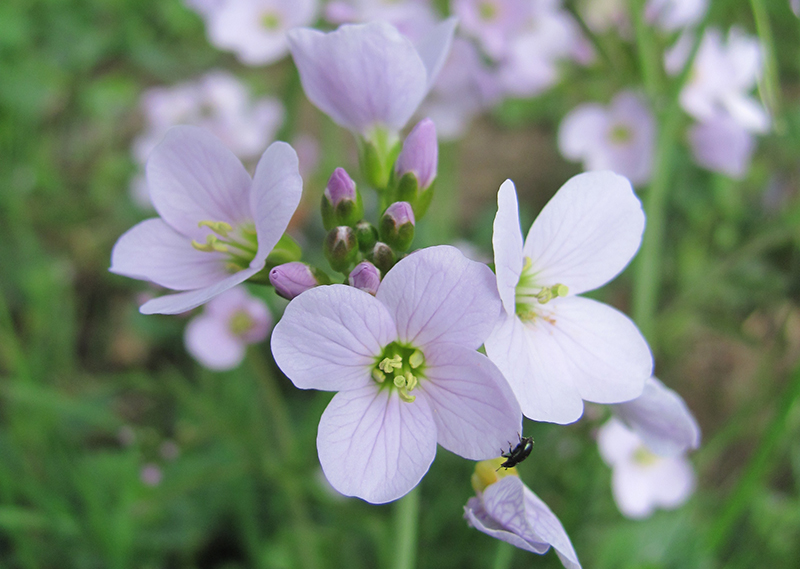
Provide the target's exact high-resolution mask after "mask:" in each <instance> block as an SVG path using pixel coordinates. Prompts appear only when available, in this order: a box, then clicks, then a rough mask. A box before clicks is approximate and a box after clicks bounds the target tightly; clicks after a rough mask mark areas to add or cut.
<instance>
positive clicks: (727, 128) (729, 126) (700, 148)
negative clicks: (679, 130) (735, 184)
mask: <svg viewBox="0 0 800 569" xmlns="http://www.w3.org/2000/svg"><path fill="white" fill-rule="evenodd" d="M688 135H689V146H690V147H691V149H692V156H693V157H694V160H695V162H697V163H698V164H699V165H700V166H702V167H703V168H706V169H708V170H711V171H713V172H719V173H720V174H725V175H726V176H730V177H731V178H733V179H735V180H740V179H742V178H744V176H745V174H747V171H748V170H749V169H750V159H751V158H752V156H753V151H754V150H755V146H756V141H755V137H754V136H753V135H752V134H751V133H750V132H748V131H747V130H746V129H745V128H743V127H742V126H741V125H740V124H739V123H738V122H737V121H736V120H734V119H733V118H732V117H731V116H730V115H728V114H727V113H719V114H718V115H716V116H714V117H712V118H710V119H708V120H705V121H703V122H699V123H695V124H694V125H692V126H691V127H690V128H689V133H688Z"/></svg>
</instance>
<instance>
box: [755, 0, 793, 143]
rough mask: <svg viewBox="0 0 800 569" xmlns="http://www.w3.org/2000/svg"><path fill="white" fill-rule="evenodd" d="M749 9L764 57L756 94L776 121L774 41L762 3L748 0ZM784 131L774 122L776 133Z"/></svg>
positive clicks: (776, 79)
mask: <svg viewBox="0 0 800 569" xmlns="http://www.w3.org/2000/svg"><path fill="white" fill-rule="evenodd" d="M750 7H751V8H752V10H753V19H754V20H755V23H756V32H757V33H758V39H759V42H760V43H761V51H762V54H763V56H764V71H763V73H762V75H761V78H760V80H759V82H758V93H759V95H761V99H762V100H763V101H764V103H765V104H766V105H767V108H768V109H769V112H770V114H771V115H772V117H773V119H777V117H778V116H779V115H780V82H779V80H778V63H777V60H776V58H775V41H774V39H773V36H772V26H771V25H770V23H769V15H768V14H767V8H766V6H764V2H763V1H761V0H750ZM784 129H785V125H784V124H783V123H782V122H781V121H776V122H775V130H776V132H778V133H779V134H782V133H783V130H784Z"/></svg>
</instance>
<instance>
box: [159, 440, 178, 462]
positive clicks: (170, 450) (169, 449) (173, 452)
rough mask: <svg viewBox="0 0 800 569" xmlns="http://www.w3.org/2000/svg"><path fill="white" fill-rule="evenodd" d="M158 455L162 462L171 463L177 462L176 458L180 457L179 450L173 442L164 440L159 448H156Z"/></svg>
mask: <svg viewBox="0 0 800 569" xmlns="http://www.w3.org/2000/svg"><path fill="white" fill-rule="evenodd" d="M158 454H160V455H161V458H163V459H164V460H168V461H170V462H172V461H174V460H177V458H178V457H179V456H180V454H181V448H180V447H179V446H178V443H176V442H175V441H171V440H166V441H164V442H163V443H161V446H159V447H158Z"/></svg>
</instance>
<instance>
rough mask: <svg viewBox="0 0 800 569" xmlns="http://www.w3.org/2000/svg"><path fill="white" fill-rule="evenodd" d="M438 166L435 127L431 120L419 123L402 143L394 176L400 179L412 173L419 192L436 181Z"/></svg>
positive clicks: (423, 120)
mask: <svg viewBox="0 0 800 569" xmlns="http://www.w3.org/2000/svg"><path fill="white" fill-rule="evenodd" d="M438 164H439V144H438V143H437V142H436V125H435V124H434V123H433V121H432V120H431V119H422V120H421V121H419V122H418V123H417V124H416V125H415V126H414V128H413V129H411V132H410V133H408V136H407V137H406V139H405V140H404V141H403V148H402V150H400V154H399V155H398V156H397V161H396V162H395V164H394V171H395V175H396V176H397V177H398V178H400V177H402V176H403V175H405V174H408V173H412V174H414V177H415V178H416V179H417V186H418V187H419V189H420V191H422V190H426V189H428V187H429V186H430V185H431V184H432V183H433V181H434V180H435V179H436V169H437V166H438Z"/></svg>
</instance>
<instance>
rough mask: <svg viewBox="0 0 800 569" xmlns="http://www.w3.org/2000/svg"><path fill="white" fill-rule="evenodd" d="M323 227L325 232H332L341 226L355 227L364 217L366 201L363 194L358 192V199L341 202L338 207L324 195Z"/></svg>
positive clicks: (322, 206) (322, 208)
mask: <svg viewBox="0 0 800 569" xmlns="http://www.w3.org/2000/svg"><path fill="white" fill-rule="evenodd" d="M320 209H321V211H322V226H323V227H324V228H325V231H330V230H331V229H333V228H334V227H338V226H340V225H349V226H350V227H355V224H356V223H357V222H358V220H359V219H361V218H362V217H364V201H363V200H362V199H361V193H360V192H358V191H356V199H355V201H353V200H340V201H339V203H338V204H336V207H334V205H333V204H332V203H331V202H330V200H329V199H328V196H326V195H325V194H322V205H321V208H320Z"/></svg>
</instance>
